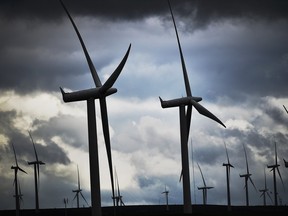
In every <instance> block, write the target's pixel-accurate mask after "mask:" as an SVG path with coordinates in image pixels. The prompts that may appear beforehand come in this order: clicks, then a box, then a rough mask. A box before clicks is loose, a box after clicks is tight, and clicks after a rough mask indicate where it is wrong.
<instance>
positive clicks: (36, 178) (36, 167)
mask: <svg viewBox="0 0 288 216" xmlns="http://www.w3.org/2000/svg"><path fill="white" fill-rule="evenodd" d="M28 133H29V136H30V139H31V142H32V144H33V149H34V154H35V159H36V160H35V161H32V162H28V164H29V165H33V166H34V181H35V210H36V211H38V210H39V193H38V189H39V188H38V186H39V182H40V170H39V167H40V165H45V163H44V162H42V161H39V159H38V155H37V151H36V147H35V143H34V140H33V137H32V135H31V132H30V131H28Z"/></svg>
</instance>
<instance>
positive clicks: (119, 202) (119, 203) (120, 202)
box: [112, 168, 125, 206]
mask: <svg viewBox="0 0 288 216" xmlns="http://www.w3.org/2000/svg"><path fill="white" fill-rule="evenodd" d="M115 187H116V188H117V190H116V191H115V193H114V194H115V196H114V197H112V199H114V200H116V206H125V204H124V202H123V200H122V195H121V193H120V187H119V180H118V175H117V172H116V168H115V186H114V188H115Z"/></svg>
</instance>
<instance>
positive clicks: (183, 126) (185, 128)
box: [159, 0, 226, 213]
mask: <svg viewBox="0 0 288 216" xmlns="http://www.w3.org/2000/svg"><path fill="white" fill-rule="evenodd" d="M168 5H169V9H170V13H171V17H172V20H173V24H174V28H175V32H176V37H177V43H178V48H179V53H180V58H181V64H182V71H183V76H184V82H185V89H186V94H187V95H186V97H181V98H177V99H172V100H168V101H164V100H162V98H161V97H159V99H160V102H161V107H162V108H170V107H179V115H180V140H181V156H182V173H183V181H182V182H183V200H184V213H192V206H191V191H190V176H189V157H188V137H189V131H190V124H191V115H192V106H194V107H195V109H196V110H197V111H198V112H199V113H200V114H201V115H204V116H206V117H208V118H211V119H212V120H214V121H216V122H218V123H219V124H221V125H223V126H224V127H226V126H225V125H224V124H223V123H222V122H221V121H220V120H219V119H218V118H217V117H216V116H214V115H213V114H212V113H211V112H209V111H208V110H207V109H206V108H204V107H203V106H202V105H200V104H199V103H198V102H199V101H201V100H202V98H201V97H194V96H192V93H191V89H190V84H189V79H188V74H187V71H186V66H185V61H184V57H183V53H182V49H181V45H180V40H179V36H178V32H177V28H176V24H175V20H174V16H173V12H172V8H171V5H170V2H169V0H168ZM186 106H187V110H186Z"/></svg>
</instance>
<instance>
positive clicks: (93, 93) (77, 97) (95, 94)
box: [60, 87, 117, 103]
mask: <svg viewBox="0 0 288 216" xmlns="http://www.w3.org/2000/svg"><path fill="white" fill-rule="evenodd" d="M60 90H61V93H62V97H63V101H64V102H65V103H68V102H74V101H83V100H88V99H91V98H93V99H98V98H101V97H106V96H109V95H111V94H114V93H116V92H117V89H116V88H109V89H107V90H106V91H105V92H104V93H103V91H102V88H101V87H96V88H91V89H85V90H80V91H75V92H69V93H68V92H65V91H64V90H63V89H62V88H61V87H60Z"/></svg>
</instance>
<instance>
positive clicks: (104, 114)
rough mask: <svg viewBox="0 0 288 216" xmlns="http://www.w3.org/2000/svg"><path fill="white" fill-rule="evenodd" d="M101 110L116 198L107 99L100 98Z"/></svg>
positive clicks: (112, 184) (111, 178) (113, 194)
mask: <svg viewBox="0 0 288 216" xmlns="http://www.w3.org/2000/svg"><path fill="white" fill-rule="evenodd" d="M99 100H100V109H101V118H102V128H103V134H104V139H105V145H106V151H107V157H108V165H109V171H110V180H111V186H112V196H113V197H115V193H114V179H113V166H112V156H111V144H110V134H109V124H108V114H107V105H106V98H105V97H104V98H100V99H99Z"/></svg>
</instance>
